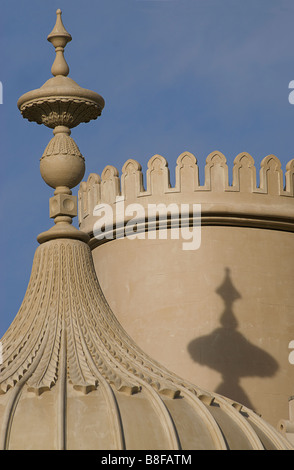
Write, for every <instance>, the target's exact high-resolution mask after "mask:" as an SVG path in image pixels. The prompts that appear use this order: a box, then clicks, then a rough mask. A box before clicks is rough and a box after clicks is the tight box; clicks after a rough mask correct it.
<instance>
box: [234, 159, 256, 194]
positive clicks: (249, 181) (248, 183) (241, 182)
mask: <svg viewBox="0 0 294 470" xmlns="http://www.w3.org/2000/svg"><path fill="white" fill-rule="evenodd" d="M232 189H233V190H236V191H240V192H248V193H252V192H253V191H255V190H256V168H255V165H254V159H253V157H252V156H251V155H250V154H249V153H247V152H242V153H239V154H238V155H237V156H236V158H235V160H234V166H233V182H232Z"/></svg>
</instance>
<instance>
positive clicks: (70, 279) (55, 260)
mask: <svg viewBox="0 0 294 470" xmlns="http://www.w3.org/2000/svg"><path fill="white" fill-rule="evenodd" d="M48 39H49V41H50V42H52V44H53V45H54V47H55V51H56V58H55V61H54V63H53V66H52V74H53V75H54V78H53V83H52V81H51V85H50V87H52V88H50V87H49V88H50V93H49V90H48V83H47V85H46V84H45V86H44V89H45V90H44V89H43V90H42V89H39V90H34V91H33V92H29V93H28V94H26V95H23V97H22V98H21V99H20V100H19V108H20V110H21V112H22V113H23V116H24V117H26V118H27V119H29V120H35V121H36V122H39V120H40V117H41V122H43V124H45V125H47V126H48V127H52V128H53V129H54V138H53V139H52V141H51V143H49V146H48V147H47V149H46V151H45V155H44V156H43V160H44V159H48V162H47V163H48V165H47V163H46V165H43V164H44V161H43V162H42V161H41V168H40V169H41V174H42V177H43V179H44V181H45V182H46V183H47V184H49V186H52V187H53V188H54V189H55V192H54V196H53V197H52V198H51V200H50V216H51V217H52V218H54V223H55V226H54V227H52V228H51V229H49V230H48V231H47V232H44V233H42V234H40V236H39V237H38V240H39V243H40V246H39V247H38V248H37V250H36V252H35V256H34V260H33V266H32V271H31V277H30V280H29V283H28V287H27V291H26V294H25V296H24V299H23V302H22V305H21V307H20V310H19V312H18V313H17V315H16V317H15V319H14V321H13V322H12V324H11V325H10V327H9V328H8V330H7V332H6V333H5V334H4V336H3V338H2V339H1V345H2V353H3V357H2V359H3V361H2V362H1V365H0V449H1V450H7V449H16V450H17V449H21V450H22V449H34V450H36V449H52V450H53V449H60V450H65V449H73V450H79V449H81V450H86V449H96V450H99V449H104V450H108V451H109V450H112V449H115V450H125V449H144V450H152V449H154V450H156V449H163V450H182V449H188V450H192V449H216V450H227V449H236V450H241V449H244V450H245V449H246V450H264V449H278V450H286V449H292V446H291V445H290V442H289V440H288V439H287V437H285V436H283V435H282V433H281V432H279V431H278V430H276V429H274V428H273V427H272V426H271V425H269V424H268V423H266V422H265V421H264V420H263V419H261V418H260V417H259V416H258V415H257V414H256V413H255V412H254V411H252V410H251V409H249V408H247V407H246V406H245V405H243V404H240V403H238V402H237V401H235V400H231V399H229V398H225V397H224V396H222V395H221V394H218V393H213V392H206V391H205V390H204V389H203V388H201V387H199V386H196V385H194V384H192V383H191V382H189V381H187V380H185V379H183V378H182V377H180V376H179V375H177V374H175V373H174V372H172V371H169V370H168V369H167V368H165V367H164V366H163V365H161V364H160V363H159V362H157V361H156V360H154V359H153V358H152V357H151V355H149V354H147V353H145V352H143V350H142V349H141V348H140V347H139V346H138V345H137V344H136V343H135V342H134V340H133V339H132V338H131V337H130V335H129V333H127V331H126V330H124V328H123V327H122V325H121V324H120V322H119V321H118V319H117V317H116V316H115V315H114V313H113V311H112V310H111V308H110V306H109V303H108V302H107V300H106V298H105V295H104V293H103V291H102V289H101V285H100V284H99V281H98V278H97V274H96V271H95V267H94V262H93V256H92V253H91V249H90V247H89V244H88V241H89V239H90V235H88V234H86V233H84V232H82V231H79V230H77V229H75V228H73V227H72V225H71V222H72V218H73V217H74V216H75V214H76V204H75V203H76V201H75V199H74V197H73V196H72V194H71V188H72V187H73V185H75V184H78V182H79V181H80V179H81V178H82V176H81V175H82V173H83V159H82V157H81V155H80V153H79V151H78V150H77V147H76V145H75V144H74V143H73V141H72V140H71V138H69V134H70V128H71V127H74V126H75V125H77V124H78V123H79V122H81V121H82V122H84V119H86V120H89V119H95V118H96V117H97V116H98V115H99V112H100V113H101V104H102V98H101V97H99V95H98V98H97V96H96V98H95V94H94V93H93V92H90V91H87V90H86V91H84V90H82V89H79V87H78V86H75V85H73V88H74V91H75V93H76V96H73V94H72V93H73V90H72V89H71V85H72V82H68V80H67V79H68V77H67V75H68V72H69V68H68V66H67V64H66V61H65V59H64V56H63V53H64V47H65V45H66V43H67V42H68V41H69V40H70V39H71V36H70V35H69V33H67V31H66V30H65V28H64V26H63V23H62V21H61V11H60V10H57V21H56V25H55V27H54V29H53V31H52V33H51V34H50V35H49V37H48ZM60 74H61V75H60ZM60 77H62V79H61V80H60ZM54 79H56V80H54ZM41 88H42V87H41ZM64 96H66V98H65V99H64ZM40 97H41V99H40ZM86 97H88V98H89V97H92V98H93V100H92V101H91V100H90V101H88V100H87V99H86ZM77 98H78V99H77ZM95 100H96V105H95V106H96V107H95V106H94V105H93V101H94V102H95ZM77 101H78V106H79V105H80V104H81V103H82V106H83V109H84V111H85V109H86V112H85V113H84V114H83V119H79V118H78V116H75V118H74V119H73V116H68V115H67V116H66V122H64V120H63V119H64V115H63V110H64V107H63V105H61V106H59V104H58V103H67V104H68V103H71V102H72V103H75V104H77ZM44 102H48V104H49V103H51V104H50V105H48V108H47V111H48V110H49V111H48V113H47V116H46V113H45V114H44V113H43V114H42V109H43V107H42V106H43V104H44ZM51 105H52V107H51ZM93 106H94V109H95V113H94V115H93V114H92V113H93ZM99 106H100V108H99ZM73 109H75V106H73ZM56 110H57V111H56ZM41 160H42V159H41ZM162 162H163V160H162V159H160V158H157V157H156V158H155V159H154V160H153V163H154V165H151V167H150V172H149V173H150V182H151V181H152V185H153V183H154V181H155V180H156V181H157V182H156V184H155V186H152V188H153V189H152V190H153V191H154V190H155V191H156V189H157V188H159V187H160V186H158V184H160V181H161V177H160V174H161V163H162ZM81 163H82V165H81ZM164 168H165V169H164V172H165V174H166V173H167V168H166V166H165V167H164ZM154 170H155V173H154V174H153V175H152V173H153V171H154ZM158 171H159V173H158ZM154 176H155V180H154ZM104 177H105V178H106V180H108V181H110V180H111V179H112V180H113V182H114V186H111V185H110V186H109V185H105V188H104V190H105V191H106V194H108V196H109V197H110V196H111V195H113V194H114V192H113V189H114V188H117V187H118V185H117V183H118V179H117V175H116V173H115V171H113V169H112V168H110V167H109V168H107V169H106V170H105V172H104V174H103V178H104ZM94 180H95V182H97V183H99V178H98V177H97V178H94ZM102 181H103V179H102ZM163 188H164V189H165V190H166V189H168V188H167V187H165V186H163ZM188 217H189V216H188ZM109 246H110V243H109V244H106V245H105V247H106V248H107V247H109ZM115 246H118V245H117V244H115ZM104 255H105V253H104ZM104 255H103V254H102V257H101V259H102V260H103V259H104V260H105V256H104ZM130 255H131V253H129V256H130ZM118 261H119V259H118ZM130 267H131V266H130ZM150 268H152V269H153V268H154V266H153V265H152V263H151V266H150ZM141 274H142V273H141ZM143 277H144V276H143ZM179 280H180V279H179V278H178V282H179ZM115 287H116V285H115V282H114V283H113V285H112V289H113V288H115ZM148 287H149V286H148V283H147V288H148ZM225 291H226V289H225ZM220 294H221V295H222V296H223V297H224V295H225V294H224V292H223V290H222V291H220ZM163 297H164V295H163ZM158 298H160V296H159V297H158ZM235 299H236V296H235V297H234V299H232V298H231V303H230V305H231V304H232V302H233V300H235ZM227 310H230V309H229V308H227ZM224 317H225V322H226V323H227V322H229V323H231V322H232V312H231V311H228V312H225V314H224ZM231 326H232V325H231ZM159 342H160V343H161V347H162V349H163V348H164V347H165V342H164V341H163V335H161V337H160V338H159Z"/></svg>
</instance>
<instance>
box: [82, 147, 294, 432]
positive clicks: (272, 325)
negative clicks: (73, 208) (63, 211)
mask: <svg viewBox="0 0 294 470" xmlns="http://www.w3.org/2000/svg"><path fill="white" fill-rule="evenodd" d="M200 166H201V165H200ZM200 171H201V168H200V169H199V168H198V163H197V160H196V158H195V157H194V155H192V154H191V153H189V152H184V153H182V154H181V155H180V156H179V157H178V159H177V165H176V168H175V185H174V187H172V186H171V184H170V177H169V169H168V165H167V161H166V159H165V158H164V157H162V156H160V155H155V156H153V157H152V158H151V159H150V160H149V162H148V169H147V173H146V175H145V181H146V183H145V187H144V185H143V180H144V178H143V174H142V169H141V166H140V164H139V163H137V162H136V161H135V160H128V161H127V162H126V163H125V164H124V166H123V168H122V172H121V176H119V172H118V170H117V169H116V168H114V167H112V166H107V167H106V168H105V169H104V171H103V172H102V174H101V177H100V176H99V175H96V174H90V175H89V177H88V180H87V182H83V183H82V184H81V186H80V190H79V218H80V228H81V229H82V230H84V231H85V232H87V233H88V234H89V235H90V237H91V241H90V247H91V249H92V254H93V258H94V263H95V269H96V272H97V274H98V278H99V281H100V283H101V286H102V289H103V292H104V294H105V296H106V298H107V300H108V301H109V303H110V305H111V307H112V309H113V311H114V312H115V314H116V315H117V317H118V319H119V321H120V322H121V323H122V325H123V326H124V327H125V328H126V330H127V331H128V332H129V333H130V334H131V336H132V337H133V338H134V339H135V340H136V342H137V343H138V344H139V345H140V346H141V347H142V348H143V349H144V350H146V351H148V352H149V353H150V354H152V355H153V357H155V358H156V359H157V360H158V361H160V362H161V363H163V364H164V365H165V366H166V367H168V368H170V369H171V370H173V371H174V372H176V373H180V374H181V375H182V376H184V377H185V378H186V379H187V380H191V381H193V382H195V381H196V382H197V383H199V384H201V386H204V387H206V388H208V389H209V390H215V391H217V392H220V393H222V394H224V395H226V396H229V397H230V398H232V399H234V400H238V401H241V402H242V403H246V404H247V405H248V406H250V407H251V408H253V409H255V410H256V411H257V412H258V413H261V414H262V416H264V417H265V418H266V419H267V420H268V421H270V422H271V423H272V424H274V425H275V426H276V425H277V423H278V421H279V420H280V419H281V418H283V417H287V416H288V398H289V396H291V395H293V373H294V369H293V365H292V364H291V363H290V361H289V353H290V350H289V345H290V342H291V341H292V340H293V339H294V289H293V285H294V190H293V187H294V160H291V161H290V162H289V163H288V165H287V168H286V173H285V175H284V174H283V171H282V169H281V163H280V161H279V160H278V158H277V157H276V156H274V155H269V156H266V157H265V158H264V159H263V160H262V162H261V165H260V170H259V182H257V174H256V172H257V170H256V167H255V164H254V160H253V158H252V156H251V155H249V154H248V153H245V152H243V153H240V154H239V155H237V156H236V158H235V160H234V165H233V168H232V175H230V176H231V177H229V169H228V166H227V162H226V158H225V156H224V155H223V154H222V153H221V152H212V153H211V154H210V155H209V156H208V157H207V159H206V164H205V168H204V184H203V185H200V183H199V172H200ZM229 181H231V184H230V183H229ZM112 214H113V223H112V222H111V215H112ZM107 219H109V222H108V221H107ZM103 223H104V225H105V228H104V229H103V227H102V225H103Z"/></svg>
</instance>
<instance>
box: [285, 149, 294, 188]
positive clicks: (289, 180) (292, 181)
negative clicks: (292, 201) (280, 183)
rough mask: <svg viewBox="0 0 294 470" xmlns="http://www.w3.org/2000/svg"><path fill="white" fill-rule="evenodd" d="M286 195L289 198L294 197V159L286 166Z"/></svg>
mask: <svg viewBox="0 0 294 470" xmlns="http://www.w3.org/2000/svg"><path fill="white" fill-rule="evenodd" d="M285 180H286V193H287V194H288V195H289V196H294V158H293V159H292V160H290V161H289V162H288V163H287V165H286V173H285Z"/></svg>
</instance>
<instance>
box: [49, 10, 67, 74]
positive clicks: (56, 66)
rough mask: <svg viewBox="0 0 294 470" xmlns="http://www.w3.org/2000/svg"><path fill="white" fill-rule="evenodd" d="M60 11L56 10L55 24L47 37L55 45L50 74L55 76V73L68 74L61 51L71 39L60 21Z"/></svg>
mask: <svg viewBox="0 0 294 470" xmlns="http://www.w3.org/2000/svg"><path fill="white" fill-rule="evenodd" d="M61 13H62V12H61V10H60V9H58V10H57V11H56V15H57V18H56V23H55V26H54V28H53V30H52V31H51V33H50V34H49V35H48V37H47V39H48V41H49V42H51V44H52V45H53V46H54V47H55V52H56V57H55V60H54V63H53V65H52V68H51V72H52V75H54V76H55V77H56V76H57V75H63V76H65V77H66V76H67V75H68V74H69V67H68V65H67V63H66V60H65V58H64V55H63V53H64V48H65V46H66V44H67V43H68V42H69V41H71V39H72V37H71V35H70V34H69V33H68V32H67V31H66V29H65V27H64V25H63V23H62V19H61Z"/></svg>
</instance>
